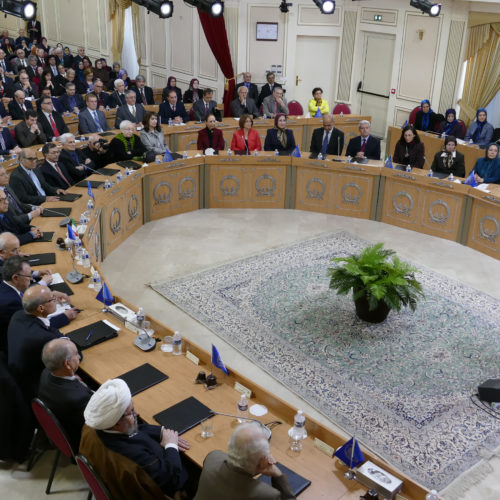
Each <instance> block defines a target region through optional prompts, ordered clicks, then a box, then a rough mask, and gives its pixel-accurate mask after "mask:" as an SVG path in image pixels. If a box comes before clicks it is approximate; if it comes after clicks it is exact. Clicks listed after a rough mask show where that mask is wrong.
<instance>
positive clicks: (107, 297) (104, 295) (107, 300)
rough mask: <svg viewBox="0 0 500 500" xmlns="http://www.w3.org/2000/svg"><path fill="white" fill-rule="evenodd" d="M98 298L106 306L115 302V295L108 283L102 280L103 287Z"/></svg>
mask: <svg viewBox="0 0 500 500" xmlns="http://www.w3.org/2000/svg"><path fill="white" fill-rule="evenodd" d="M96 299H97V300H99V301H100V302H102V303H103V304H104V305H105V306H110V305H111V304H112V303H113V302H114V300H115V299H114V297H113V296H112V295H111V292H110V291H109V288H108V285H106V282H105V281H103V282H102V288H101V289H100V290H99V293H98V294H97V296H96Z"/></svg>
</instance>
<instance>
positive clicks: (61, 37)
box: [42, 0, 95, 47]
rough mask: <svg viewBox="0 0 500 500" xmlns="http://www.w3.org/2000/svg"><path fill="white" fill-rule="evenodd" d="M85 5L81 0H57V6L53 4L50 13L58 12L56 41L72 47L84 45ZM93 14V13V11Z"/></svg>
mask: <svg viewBox="0 0 500 500" xmlns="http://www.w3.org/2000/svg"><path fill="white" fill-rule="evenodd" d="M85 6H86V3H85V2H82V1H81V0H66V1H65V2H57V6H56V5H54V10H53V11H51V12H50V15H51V16H53V15H54V12H57V13H58V16H57V19H58V20H59V22H58V39H57V41H60V42H61V43H62V44H63V45H71V46H74V47H79V46H82V47H85V46H86V44H85V29H86V26H85V24H86V22H85V14H86V9H85ZM47 14H49V12H47ZM93 14H94V15H95V13H93ZM69 20H73V22H71V21H69ZM77 20H78V22H77ZM94 24H95V18H94ZM87 28H88V27H87ZM42 33H43V30H42Z"/></svg>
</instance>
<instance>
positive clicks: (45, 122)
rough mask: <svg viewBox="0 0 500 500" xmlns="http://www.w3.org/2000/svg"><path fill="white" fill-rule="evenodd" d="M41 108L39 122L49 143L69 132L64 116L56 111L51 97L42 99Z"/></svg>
mask: <svg viewBox="0 0 500 500" xmlns="http://www.w3.org/2000/svg"><path fill="white" fill-rule="evenodd" d="M40 108H41V109H39V110H38V120H39V121H40V124H41V125H42V130H43V132H44V133H45V137H46V138H47V140H48V141H52V140H54V138H57V137H59V136H61V135H62V134H65V133H67V132H69V129H68V126H67V125H66V122H65V121H64V118H63V117H62V115H61V114H59V113H58V112H57V111H54V105H53V104H52V98H51V97H47V96H43V97H42V98H41V99H40Z"/></svg>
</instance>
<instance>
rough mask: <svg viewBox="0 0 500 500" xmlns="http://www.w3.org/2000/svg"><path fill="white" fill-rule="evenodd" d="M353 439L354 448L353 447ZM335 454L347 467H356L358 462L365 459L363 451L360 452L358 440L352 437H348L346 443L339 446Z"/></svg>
mask: <svg viewBox="0 0 500 500" xmlns="http://www.w3.org/2000/svg"><path fill="white" fill-rule="evenodd" d="M353 441H354V449H353ZM335 456H336V457H337V458H339V459H340V460H342V462H344V463H345V464H346V465H347V467H349V469H353V468H354V467H357V466H358V465H359V464H361V463H363V462H364V461H365V457H364V456H363V453H361V448H360V447H359V444H358V441H357V440H355V439H354V438H351V439H349V441H347V443H346V444H344V445H343V446H341V447H340V448H339V449H338V450H337V451H336V452H335Z"/></svg>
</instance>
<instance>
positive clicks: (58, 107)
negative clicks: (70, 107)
mask: <svg viewBox="0 0 500 500" xmlns="http://www.w3.org/2000/svg"><path fill="white" fill-rule="evenodd" d="M38 91H39V93H40V98H42V97H44V96H47V97H50V98H51V99H52V105H53V106H54V111H57V112H58V113H61V114H62V113H64V107H63V105H62V103H61V101H60V100H59V99H58V98H57V97H54V96H53V95H52V89H51V88H50V87H40V89H39V90H38ZM36 107H37V109H40V99H38V101H37V102H36Z"/></svg>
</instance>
